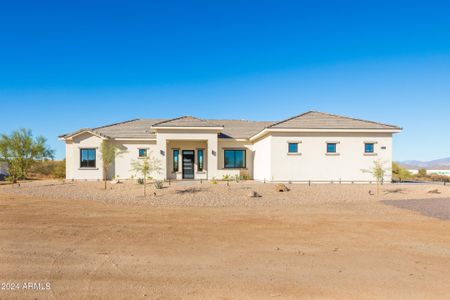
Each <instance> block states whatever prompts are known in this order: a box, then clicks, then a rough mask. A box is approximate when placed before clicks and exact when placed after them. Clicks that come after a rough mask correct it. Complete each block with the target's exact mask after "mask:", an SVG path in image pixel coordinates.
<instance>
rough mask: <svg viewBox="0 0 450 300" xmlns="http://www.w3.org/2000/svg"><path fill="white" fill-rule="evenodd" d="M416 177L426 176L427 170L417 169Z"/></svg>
mask: <svg viewBox="0 0 450 300" xmlns="http://www.w3.org/2000/svg"><path fill="white" fill-rule="evenodd" d="M417 176H418V177H427V170H426V169H419V171H418V172H417Z"/></svg>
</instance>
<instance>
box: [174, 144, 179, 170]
mask: <svg viewBox="0 0 450 300" xmlns="http://www.w3.org/2000/svg"><path fill="white" fill-rule="evenodd" d="M179 154H180V150H178V149H174V150H173V171H174V172H178V167H179V163H178V159H179V156H180V155H179Z"/></svg>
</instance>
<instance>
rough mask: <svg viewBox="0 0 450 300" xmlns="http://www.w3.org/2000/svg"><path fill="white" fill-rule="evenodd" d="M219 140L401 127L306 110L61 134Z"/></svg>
mask: <svg viewBox="0 0 450 300" xmlns="http://www.w3.org/2000/svg"><path fill="white" fill-rule="evenodd" d="M222 126H223V130H221V132H220V133H219V138H234V139H248V138H250V137H252V136H254V135H255V134H257V133H259V132H260V131H262V130H263V129H264V128H269V129H270V128H275V129H389V130H399V129H401V128H400V127H397V126H394V125H387V124H382V123H377V122H372V121H365V120H360V119H354V118H349V117H343V116H337V115H332V114H327V113H322V112H316V111H309V112H306V113H303V114H301V115H297V116H294V117H292V118H289V119H286V120H283V121H280V122H269V121H248V120H214V119H199V118H195V117H191V116H183V117H179V118H175V119H134V120H129V121H125V122H120V123H115V124H110V125H106V126H101V127H96V128H86V129H80V130H78V131H75V132H72V133H69V134H64V135H61V136H60V138H66V137H70V136H72V135H75V134H78V133H82V132H84V131H92V132H93V133H96V134H98V135H100V136H103V137H106V138H113V139H120V138H123V139H127V138H128V139H139V138H147V139H148V138H155V137H156V134H155V129H154V128H152V127H222Z"/></svg>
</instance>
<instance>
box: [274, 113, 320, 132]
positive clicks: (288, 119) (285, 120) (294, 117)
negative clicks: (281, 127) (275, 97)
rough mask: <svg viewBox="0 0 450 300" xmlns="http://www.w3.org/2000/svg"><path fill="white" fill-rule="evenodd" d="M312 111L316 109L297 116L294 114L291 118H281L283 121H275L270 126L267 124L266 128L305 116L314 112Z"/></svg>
mask: <svg viewBox="0 0 450 300" xmlns="http://www.w3.org/2000/svg"><path fill="white" fill-rule="evenodd" d="M312 112H315V111H313V110H309V111H307V112H304V113H301V114H298V115H295V116H293V117H290V118H287V119H284V120H281V121H279V122H275V123H273V124H271V125H270V126H267V127H266V128H270V127H273V126H276V125H278V124H281V123H285V122H287V121H290V120H293V119H296V118H299V117H302V116H304V115H306V114H309V113H312Z"/></svg>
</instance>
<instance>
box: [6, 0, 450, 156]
mask: <svg viewBox="0 0 450 300" xmlns="http://www.w3.org/2000/svg"><path fill="white" fill-rule="evenodd" d="M306 110H319V111H325V112H330V113H335V114H343V115H349V116H354V117H358V118H365V119H369V120H375V121H380V122H386V123H392V124H396V125H399V126H402V127H403V128H404V131H403V132H402V133H401V134H397V135H396V136H395V139H394V158H395V159H396V160H405V159H421V160H430V159H435V158H442V157H449V156H450V133H449V132H450V130H449V128H450V120H449V119H450V2H449V1H448V0H447V1H432V0H431V1H430V0H429V1H411V0H410V1H279V0H278V1H261V0H259V1H230V0H227V1H72V2H69V1H54V2H52V1H28V2H26V1H3V2H2V4H1V5H0V132H3V133H9V132H11V131H12V130H14V129H17V128H20V127H26V128H31V129H32V130H33V132H34V133H35V134H36V135H37V134H42V135H44V136H46V137H47V139H48V142H49V144H50V145H51V147H53V148H54V149H56V153H57V158H63V157H64V145H63V143H62V142H61V141H58V140H57V136H58V135H59V134H62V133H66V132H70V131H74V130H77V129H79V128H84V127H95V126H100V125H105V124H108V123H114V122H118V121H124V120H128V119H133V118H152V117H176V116H180V115H194V116H198V117H204V118H239V119H241V118H242V119H250V120H280V119H284V118H287V117H290V116H292V115H296V114H299V113H301V112H304V111H306Z"/></svg>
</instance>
